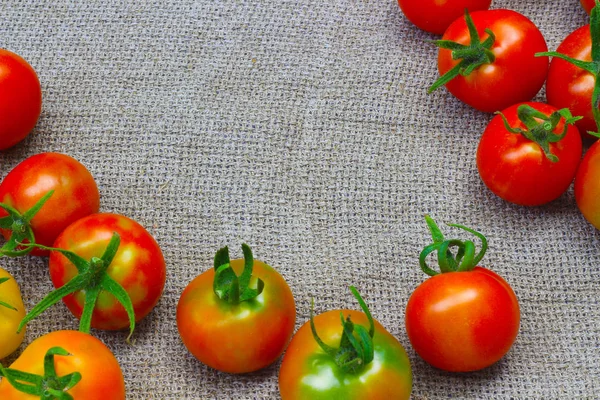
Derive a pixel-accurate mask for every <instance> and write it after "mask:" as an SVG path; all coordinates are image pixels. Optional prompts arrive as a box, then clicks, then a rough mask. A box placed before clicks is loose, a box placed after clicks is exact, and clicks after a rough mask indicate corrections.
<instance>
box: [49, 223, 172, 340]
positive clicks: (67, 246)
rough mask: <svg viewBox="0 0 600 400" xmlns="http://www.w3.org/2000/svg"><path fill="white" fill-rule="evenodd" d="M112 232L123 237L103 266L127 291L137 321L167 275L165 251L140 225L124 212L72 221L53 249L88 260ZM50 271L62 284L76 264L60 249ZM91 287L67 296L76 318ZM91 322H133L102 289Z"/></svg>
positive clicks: (102, 325) (116, 325)
mask: <svg viewBox="0 0 600 400" xmlns="http://www.w3.org/2000/svg"><path fill="white" fill-rule="evenodd" d="M113 233H117V234H118V235H119V236H120V245H119V247H118V250H117V251H116V254H115V255H114V257H113V258H112V261H111V262H110V263H108V266H107V265H106V264H105V265H104V268H107V269H106V270H105V272H103V274H106V275H108V277H110V278H112V280H114V281H115V282H116V283H118V284H119V285H120V286H121V287H122V288H123V289H125V291H126V292H127V294H128V295H129V298H130V300H131V303H132V305H133V310H134V313H135V321H140V320H141V319H142V318H144V317H145V316H146V315H148V313H150V311H152V309H153V308H154V306H156V304H157V303H158V300H159V299H160V297H161V295H162V292H163V289H164V286H165V279H166V266H165V260H164V258H163V254H162V252H161V249H160V247H159V245H158V243H157V242H156V240H154V238H153V237H152V235H150V233H148V231H146V230H145V229H144V228H143V227H142V226H141V225H140V224H138V223H137V222H135V221H134V220H132V219H130V218H127V217H125V216H122V215H117V214H108V213H102V214H92V215H90V216H88V217H85V218H82V219H80V220H78V221H76V222H74V223H73V224H71V225H69V227H68V228H67V229H65V230H64V231H63V233H61V235H60V236H59V237H58V238H57V239H56V241H55V242H54V247H55V248H60V249H64V250H67V251H70V252H73V253H75V254H76V255H78V256H79V257H82V258H83V259H85V260H91V259H92V258H101V257H102V256H103V254H104V253H105V251H106V249H107V247H108V244H109V242H111V238H112V237H113ZM49 269H50V278H51V279H52V283H53V284H54V287H56V288H61V287H63V286H64V285H65V284H66V283H67V282H69V281H71V279H73V278H74V277H75V276H77V275H78V269H77V268H76V266H75V265H74V264H73V263H72V262H71V261H69V259H67V257H65V256H64V255H63V254H61V253H60V252H57V251H53V252H52V253H51V254H50V260H49ZM89 291H90V289H89V288H88V289H84V290H78V291H76V292H75V293H73V294H70V295H68V296H66V297H64V298H63V302H64V303H65V305H66V306H67V308H68V309H69V310H70V311H71V312H72V313H73V315H75V316H76V317H77V318H81V315H82V312H83V308H84V304H85V302H86V293H87V292H89ZM91 326H92V327H93V328H97V329H106V330H118V329H123V328H126V327H128V326H130V319H129V316H128V314H127V311H126V309H125V308H124V307H123V305H122V304H121V303H120V302H119V301H118V300H117V298H116V297H115V296H114V295H113V294H112V293H109V292H108V291H107V290H105V289H104V288H102V289H101V290H100V291H99V293H98V298H97V301H96V303H95V308H94V311H93V314H92V319H91Z"/></svg>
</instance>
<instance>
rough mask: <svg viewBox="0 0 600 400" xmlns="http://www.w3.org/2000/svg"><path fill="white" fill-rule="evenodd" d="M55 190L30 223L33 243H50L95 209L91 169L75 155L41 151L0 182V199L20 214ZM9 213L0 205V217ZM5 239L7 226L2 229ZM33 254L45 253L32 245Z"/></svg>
mask: <svg viewBox="0 0 600 400" xmlns="http://www.w3.org/2000/svg"><path fill="white" fill-rule="evenodd" d="M51 190H54V194H53V195H52V196H51V197H50V198H49V199H48V201H46V203H45V204H44V205H43V206H42V208H41V209H40V211H39V212H38V213H37V214H36V215H35V216H34V217H33V219H31V221H30V222H29V225H30V226H31V229H32V231H33V234H34V235H35V240H36V243H39V244H41V245H44V246H51V245H52V243H53V242H54V240H55V239H56V238H57V237H58V235H59V234H60V233H61V232H62V231H63V230H64V229H65V228H66V227H67V226H69V225H70V224H72V223H73V222H75V221H77V220H78V219H80V218H83V217H85V216H87V215H90V214H92V213H95V212H98V209H99V207H100V194H99V193H98V186H97V185H96V182H95V181H94V178H93V177H92V175H91V174H90V172H89V171H88V170H87V169H86V168H85V167H84V166H83V165H82V164H81V163H80V162H79V161H77V160H75V159H74V158H72V157H70V156H67V155H64V154H59V153H42V154H37V155H34V156H32V157H29V158H27V159H26V160H24V161H23V162H21V163H20V164H19V165H17V166H16V167H15V168H14V169H13V170H12V171H10V172H9V173H8V175H7V176H6V178H4V180H3V181H2V183H0V203H4V204H7V205H9V206H11V207H13V208H15V209H16V210H17V211H19V212H20V213H21V214H23V213H25V212H26V211H27V210H29V209H31V208H32V207H33V206H34V205H35V204H36V203H37V202H38V200H40V199H41V198H42V197H43V196H44V195H46V194H47V193H48V192H49V191H51ZM7 215H8V213H7V212H6V211H5V210H4V209H2V208H0V218H2V217H6V216H7ZM1 231H2V234H3V235H4V237H5V238H6V239H7V240H8V239H9V238H10V236H11V234H12V231H11V230H10V229H2V230H1ZM33 254H36V255H47V254H48V252H47V251H45V250H39V249H35V250H33Z"/></svg>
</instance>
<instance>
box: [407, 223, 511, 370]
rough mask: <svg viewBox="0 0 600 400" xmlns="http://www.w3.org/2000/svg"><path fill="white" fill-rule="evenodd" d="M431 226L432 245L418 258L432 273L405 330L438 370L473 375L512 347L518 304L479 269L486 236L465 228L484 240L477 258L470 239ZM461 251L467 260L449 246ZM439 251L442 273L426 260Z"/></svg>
mask: <svg viewBox="0 0 600 400" xmlns="http://www.w3.org/2000/svg"><path fill="white" fill-rule="evenodd" d="M426 218H427V220H428V225H429V227H430V230H431V232H432V236H433V237H434V244H433V245H430V246H427V247H425V249H424V250H423V252H422V253H421V256H420V262H421V268H422V269H423V271H425V272H426V273H427V274H429V275H432V276H431V277H430V278H429V279H428V280H426V281H425V282H423V283H422V284H421V285H419V286H418V287H417V289H416V290H415V291H414V292H413V294H412V295H411V296H410V298H409V300H408V304H407V306H406V315H405V322H406V332H407V334H408V338H409V339H410V342H411V343H412V345H413V348H414V349H415V351H416V352H417V354H419V356H421V358H423V359H424V360H425V361H426V362H428V363H429V364H431V365H432V366H434V367H436V368H440V369H443V370H446V371H453V372H466V371H475V370H479V369H482V368H485V367H488V366H490V365H492V364H493V363H495V362H496V361H498V360H499V359H500V358H502V356H504V354H506V352H508V350H509V349H510V348H511V346H512V344H513V342H514V341H515V339H516V337H517V333H518V332H519V321H520V311H519V302H518V300H517V297H516V296H515V293H514V292H513V290H512V288H511V287H510V286H509V284H508V283H507V282H506V281H505V280H504V279H502V278H501V277H500V276H498V275H497V274H495V273H494V272H492V271H490V270H487V269H484V268H481V267H479V266H475V264H477V263H478V262H479V261H480V260H481V258H482V257H483V254H484V253H485V250H486V248H487V241H486V239H485V237H484V236H483V235H481V234H480V233H478V232H475V231H473V230H470V229H469V228H465V227H463V226H461V225H450V226H455V227H458V228H461V229H463V230H467V231H468V232H471V233H473V234H475V235H476V236H477V237H479V238H480V239H481V240H482V243H483V247H482V250H481V251H480V252H479V254H477V256H475V255H474V247H473V246H474V245H473V242H470V241H465V242H462V241H459V240H456V239H455V240H444V238H443V235H442V234H441V232H440V231H439V228H438V227H437V226H436V225H435V222H433V220H431V219H430V218H429V217H426ZM449 246H450V247H452V246H456V247H458V249H459V251H463V256H462V257H458V256H453V255H451V254H449V253H448V248H449ZM433 251H437V258H438V262H439V263H440V268H441V270H442V273H436V272H435V271H433V270H432V269H430V268H429V267H428V266H427V264H426V263H425V258H426V257H427V255H428V254H430V253H431V252H433Z"/></svg>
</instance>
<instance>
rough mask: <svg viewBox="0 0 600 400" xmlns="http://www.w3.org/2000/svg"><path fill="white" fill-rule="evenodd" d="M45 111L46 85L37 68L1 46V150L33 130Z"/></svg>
mask: <svg viewBox="0 0 600 400" xmlns="http://www.w3.org/2000/svg"><path fill="white" fill-rule="evenodd" d="M41 111H42V88H41V86H40V81H39V80H38V77H37V74H36V73H35V71H34V69H33V68H32V67H31V65H29V64H28V63H27V61H25V60H24V59H22V58H21V57H20V56H18V55H17V54H15V53H13V52H10V51H8V50H4V49H0V121H2V122H1V123H0V150H5V149H7V148H9V147H12V146H14V145H15V144H17V143H19V142H20V141H21V140H23V139H25V137H26V136H27V135H28V134H29V132H31V130H32V129H33V127H34V126H35V124H36V123H37V120H38V118H39V116H40V113H41Z"/></svg>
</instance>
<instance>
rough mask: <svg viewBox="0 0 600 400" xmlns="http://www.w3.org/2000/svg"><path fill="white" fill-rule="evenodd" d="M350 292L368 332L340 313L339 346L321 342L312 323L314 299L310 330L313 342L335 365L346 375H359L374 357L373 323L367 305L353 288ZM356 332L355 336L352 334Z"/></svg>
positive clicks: (312, 308) (312, 306)
mask: <svg viewBox="0 0 600 400" xmlns="http://www.w3.org/2000/svg"><path fill="white" fill-rule="evenodd" d="M350 291H351V292H352V294H353V295H354V297H356V300H358V303H359V304H360V307H361V308H362V310H363V312H364V313H365V315H366V316H367V318H368V319H369V330H368V331H367V328H365V327H364V326H362V325H356V324H354V323H353V322H352V321H351V319H350V316H349V315H348V316H347V317H346V318H345V319H344V315H343V314H342V313H340V317H341V322H342V327H343V332H342V338H341V340H340V344H339V346H338V347H332V346H329V345H328V344H326V343H325V342H323V340H321V338H320V337H319V335H318V334H317V328H316V327H315V321H314V315H313V312H314V305H315V304H314V299H313V300H312V302H311V307H310V329H311V331H312V334H313V337H314V338H315V341H316V342H317V343H318V344H319V346H320V347H321V349H323V351H324V352H325V353H326V354H327V355H329V356H330V357H331V358H333V360H334V361H335V363H336V365H337V366H338V367H339V368H340V369H341V370H342V371H343V372H346V373H351V374H355V373H359V372H360V371H362V370H363V369H364V368H365V367H366V366H367V365H368V364H369V363H370V362H371V361H373V358H374V357H375V350H374V347H373V335H375V323H374V322H373V317H372V316H371V312H370V311H369V308H368V307H367V304H366V303H365V301H364V300H363V299H362V297H361V296H360V294H359V293H358V291H357V290H356V288H355V287H354V286H350ZM355 332H356V335H355V334H354V333H355Z"/></svg>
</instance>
